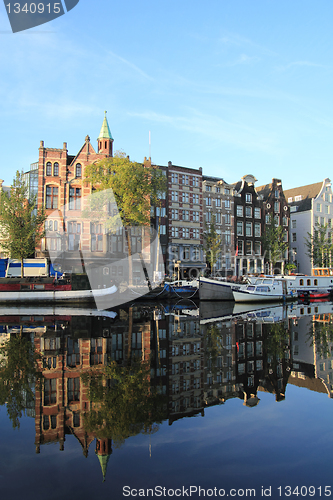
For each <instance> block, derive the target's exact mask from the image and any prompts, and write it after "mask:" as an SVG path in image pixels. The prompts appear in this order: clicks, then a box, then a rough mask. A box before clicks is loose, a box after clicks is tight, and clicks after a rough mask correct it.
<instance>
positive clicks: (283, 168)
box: [0, 0, 333, 189]
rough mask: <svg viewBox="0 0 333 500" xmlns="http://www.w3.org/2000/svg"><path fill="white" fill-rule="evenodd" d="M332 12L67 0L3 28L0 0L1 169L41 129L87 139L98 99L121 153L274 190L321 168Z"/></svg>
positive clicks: (327, 148)
mask: <svg viewBox="0 0 333 500" xmlns="http://www.w3.org/2000/svg"><path fill="white" fill-rule="evenodd" d="M6 3H7V2H6ZM332 20H333V2H332V0H319V1H317V2H315V1H313V0H311V1H309V0H292V1H291V0H252V1H250V0H208V1H207V2H202V0H201V1H197V0H194V1H192V2H190V1H188V0H177V1H176V0H168V1H166V0H155V1H150V0H141V1H140V2H139V1H138V0H121V1H119V0H112V1H110V0H98V1H96V0H95V1H93V0H80V1H79V3H78V5H77V6H76V7H75V8H73V9H72V10H71V11H69V12H67V13H66V14H65V15H63V16H61V17H59V18H57V19H55V20H53V21H51V22H49V23H46V24H44V25H41V26H39V27H36V28H31V29H29V30H26V31H23V32H19V33H15V34H14V33H12V32H11V28H10V24H9V21H8V17H7V13H6V9H5V6H4V3H3V2H1V4H0V44H1V50H0V137H1V146H2V147H1V155H0V177H1V179H3V180H4V181H5V182H4V183H5V184H7V185H9V184H11V182H12V180H13V177H14V175H15V172H16V170H23V171H28V170H29V168H30V164H31V163H33V162H35V161H37V160H38V148H39V144H40V141H41V140H43V141H44V143H45V146H46V147H51V148H62V145H63V142H67V144H68V152H69V154H72V155H75V154H76V153H77V152H78V151H79V149H80V148H81V146H82V145H83V144H84V140H85V136H86V135H87V134H88V135H89V136H90V138H91V142H92V145H93V146H94V147H96V145H97V137H98V135H99V131H100V128H101V125H102V121H103V117H104V111H105V110H106V111H107V117H108V121H109V125H110V129H111V132H112V135H113V138H114V150H115V151H116V150H123V151H125V152H126V154H128V155H129V156H130V158H131V160H133V161H143V159H144V157H145V156H147V157H148V156H150V155H151V157H152V161H153V163H155V164H157V165H167V163H168V161H172V163H173V164H175V165H181V166H185V167H190V168H199V167H202V169H203V173H204V175H211V176H216V177H222V178H223V179H224V180H225V181H226V182H229V183H232V182H237V181H238V180H239V179H240V178H241V177H242V176H244V175H247V174H253V175H254V176H255V177H256V178H257V180H258V182H257V183H256V185H257V186H260V185H263V184H266V183H269V182H271V179H272V178H273V177H275V178H280V179H282V185H283V188H284V189H290V188H293V187H297V186H301V185H305V184H311V183H314V182H320V181H321V180H323V179H324V178H326V177H330V178H332V177H333V173H332V172H331V169H332V159H333V140H332V131H333V85H332V84H333V72H332V69H333V57H332V56H333V30H332ZM149 132H150V137H151V144H149ZM332 180H333V179H332Z"/></svg>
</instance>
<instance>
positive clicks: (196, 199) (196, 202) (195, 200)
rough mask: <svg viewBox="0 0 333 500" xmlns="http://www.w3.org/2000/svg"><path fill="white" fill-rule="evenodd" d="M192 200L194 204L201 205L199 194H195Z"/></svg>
mask: <svg viewBox="0 0 333 500" xmlns="http://www.w3.org/2000/svg"><path fill="white" fill-rule="evenodd" d="M192 199H193V203H195V204H196V205H197V204H199V195H198V194H194V195H193V198H192Z"/></svg>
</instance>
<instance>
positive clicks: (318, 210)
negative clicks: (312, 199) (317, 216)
mask: <svg viewBox="0 0 333 500" xmlns="http://www.w3.org/2000/svg"><path fill="white" fill-rule="evenodd" d="M317 212H321V204H320V203H317Z"/></svg>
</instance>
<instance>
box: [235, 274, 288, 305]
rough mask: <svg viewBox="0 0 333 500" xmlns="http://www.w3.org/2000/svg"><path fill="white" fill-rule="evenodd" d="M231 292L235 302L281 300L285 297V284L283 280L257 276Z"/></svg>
mask: <svg viewBox="0 0 333 500" xmlns="http://www.w3.org/2000/svg"><path fill="white" fill-rule="evenodd" d="M232 293H233V297H234V300H235V302H268V301H281V300H284V299H285V298H286V297H287V284H286V282H285V281H284V280H277V279H274V278H258V279H256V280H255V281H254V282H253V283H248V284H247V285H243V286H241V287H240V288H239V289H238V290H233V292H232Z"/></svg>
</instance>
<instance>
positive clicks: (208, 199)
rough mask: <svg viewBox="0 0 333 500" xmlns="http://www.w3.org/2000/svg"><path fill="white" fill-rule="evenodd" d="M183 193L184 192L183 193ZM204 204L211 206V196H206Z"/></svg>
mask: <svg viewBox="0 0 333 500" xmlns="http://www.w3.org/2000/svg"><path fill="white" fill-rule="evenodd" d="M183 194H185V193H183ZM206 206H208V207H211V206H212V199H211V198H206Z"/></svg>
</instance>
